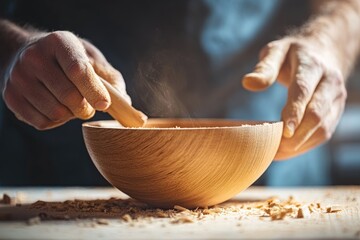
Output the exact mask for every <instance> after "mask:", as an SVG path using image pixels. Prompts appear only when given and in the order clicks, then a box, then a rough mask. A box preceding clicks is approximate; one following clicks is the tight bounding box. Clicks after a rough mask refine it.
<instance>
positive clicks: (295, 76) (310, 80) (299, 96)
mask: <svg viewBox="0 0 360 240" xmlns="http://www.w3.org/2000/svg"><path fill="white" fill-rule="evenodd" d="M301 53H302V52H301V51H299V50H298V49H297V47H296V46H291V47H290V50H289V61H290V66H291V84H290V86H289V90H288V99H287V102H286V105H285V107H284V109H283V111H282V119H283V121H284V123H285V124H284V132H283V135H284V137H286V138H291V137H292V136H293V135H294V132H295V130H296V129H297V127H298V126H299V124H300V122H301V120H302V119H303V117H304V113H305V109H306V106H307V105H308V103H309V101H310V100H311V97H312V95H313V93H314V91H315V89H316V86H317V85H318V84H319V82H320V79H321V77H322V75H323V68H322V66H320V64H318V63H317V62H316V61H315V60H314V59H313V58H312V57H310V56H308V55H301Z"/></svg>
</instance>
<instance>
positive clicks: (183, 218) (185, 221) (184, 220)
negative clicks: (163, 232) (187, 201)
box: [171, 217, 194, 224]
mask: <svg viewBox="0 0 360 240" xmlns="http://www.w3.org/2000/svg"><path fill="white" fill-rule="evenodd" d="M193 222H194V221H193V220H192V219H191V218H189V217H180V218H178V219H175V220H173V221H171V223H172V224H179V223H193Z"/></svg>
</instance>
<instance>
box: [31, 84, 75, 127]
mask: <svg viewBox="0 0 360 240" xmlns="http://www.w3.org/2000/svg"><path fill="white" fill-rule="evenodd" d="M29 91H30V92H29ZM26 92H27V94H26V93H24V97H25V99H26V100H28V101H29V102H30V103H31V104H32V105H33V106H34V107H35V108H36V109H37V110H38V111H39V112H41V113H42V114H43V115H45V116H46V117H47V118H48V119H50V120H51V121H53V122H67V121H69V120H70V119H73V118H74V116H73V114H72V113H71V112H70V111H69V109H68V108H67V107H65V106H64V105H63V104H61V103H60V102H59V101H58V100H57V99H56V98H55V97H54V95H52V93H51V92H49V90H48V89H47V88H46V87H45V86H44V85H43V84H42V83H41V82H39V81H36V82H34V86H32V87H31V88H28V89H27V90H26ZM34 93H36V94H34Z"/></svg>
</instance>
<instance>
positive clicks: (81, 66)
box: [66, 59, 86, 78]
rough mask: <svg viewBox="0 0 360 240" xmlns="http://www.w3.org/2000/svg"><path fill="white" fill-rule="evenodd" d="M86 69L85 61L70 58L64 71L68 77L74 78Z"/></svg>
mask: <svg viewBox="0 0 360 240" xmlns="http://www.w3.org/2000/svg"><path fill="white" fill-rule="evenodd" d="M85 69H86V63H85V62H84V61H82V60H81V59H74V60H72V61H71V62H70V63H69V64H68V66H67V67H66V72H67V74H68V76H69V77H70V78H76V77H77V76H79V75H80V74H82V73H83V72H84V71H85Z"/></svg>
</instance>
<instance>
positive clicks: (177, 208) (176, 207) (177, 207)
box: [174, 205, 189, 212]
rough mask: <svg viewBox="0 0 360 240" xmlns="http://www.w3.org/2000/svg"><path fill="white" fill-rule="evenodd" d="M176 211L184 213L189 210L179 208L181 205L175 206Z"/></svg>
mask: <svg viewBox="0 0 360 240" xmlns="http://www.w3.org/2000/svg"><path fill="white" fill-rule="evenodd" d="M174 209H175V210H178V211H181V212H183V211H189V209H187V208H184V207H182V206H179V205H175V206H174Z"/></svg>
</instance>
